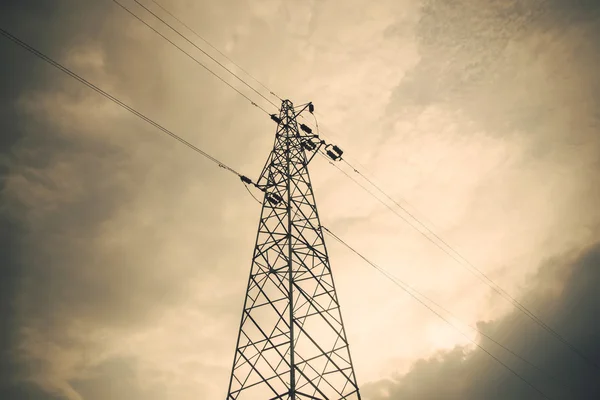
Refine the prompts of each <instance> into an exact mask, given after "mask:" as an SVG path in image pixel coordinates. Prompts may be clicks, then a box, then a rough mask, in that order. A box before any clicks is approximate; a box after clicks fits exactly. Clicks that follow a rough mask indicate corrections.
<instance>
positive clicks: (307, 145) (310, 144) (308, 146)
mask: <svg viewBox="0 0 600 400" xmlns="http://www.w3.org/2000/svg"><path fill="white" fill-rule="evenodd" d="M302 147H304V148H305V149H306V150H308V151H313V150H314V149H316V148H317V145H316V144H314V143H313V142H312V141H310V140H305V141H304V142H302Z"/></svg>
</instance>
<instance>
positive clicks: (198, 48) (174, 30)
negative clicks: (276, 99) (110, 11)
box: [114, 0, 279, 109]
mask: <svg viewBox="0 0 600 400" xmlns="http://www.w3.org/2000/svg"><path fill="white" fill-rule="evenodd" d="M114 1H115V2H116V0H114ZM133 1H135V2H136V3H137V4H138V5H139V6H140V7H142V8H143V9H144V10H146V11H147V12H149V13H150V14H152V15H153V16H154V18H156V19H157V20H159V21H160V22H162V23H163V24H164V25H166V26H167V27H169V28H170V29H171V30H172V31H173V32H175V33H176V34H177V35H179V36H181V37H182V38H183V39H184V40H185V41H187V42H188V43H189V44H191V45H192V46H194V47H195V48H196V49H197V50H199V51H200V52H202V53H203V54H204V55H205V56H207V57H208V58H210V59H211V60H213V61H214V62H215V63H217V64H218V65H219V66H220V67H221V68H223V69H224V70H225V71H227V72H229V73H230V74H231V75H232V76H233V77H235V78H236V79H237V80H239V81H240V82H242V83H243V84H244V85H246V86H247V87H248V88H250V89H251V90H252V91H254V92H255V93H256V94H258V95H259V96H260V97H262V98H263V99H265V100H266V101H267V102H269V103H270V104H271V105H272V106H273V107H275V108H277V109H279V106H277V104H275V103H273V102H272V101H271V100H269V99H268V98H266V97H265V96H264V95H263V94H262V93H260V92H259V91H258V90H256V89H255V88H254V87H253V86H251V85H250V84H248V83H247V82H246V81H245V80H243V79H242V78H240V77H239V76H237V75H236V74H235V72H233V71H231V70H230V69H229V68H227V67H226V66H225V65H223V63H221V62H220V61H219V60H217V59H216V58H214V57H213V56H211V55H210V54H208V53H207V52H206V51H204V50H203V49H202V48H200V47H199V46H198V45H196V43H194V42H192V41H191V40H190V39H188V38H187V37H186V36H185V35H183V34H182V33H181V32H179V31H178V30H177V29H175V28H173V26H171V25H170V24H169V23H168V22H167V21H165V20H164V19H162V18H161V17H159V16H158V15H156V14H155V13H154V12H153V11H152V10H150V9H149V8H148V7H146V6H145V5H144V4H142V3H140V2H139V0H133ZM138 19H139V18H138ZM161 36H162V35H161ZM163 37H164V36H163Z"/></svg>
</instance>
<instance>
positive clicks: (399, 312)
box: [0, 0, 600, 400]
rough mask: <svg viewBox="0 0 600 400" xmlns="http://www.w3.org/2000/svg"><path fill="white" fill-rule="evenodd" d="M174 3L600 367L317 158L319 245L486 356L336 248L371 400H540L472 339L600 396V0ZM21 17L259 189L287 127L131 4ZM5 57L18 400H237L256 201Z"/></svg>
mask: <svg viewBox="0 0 600 400" xmlns="http://www.w3.org/2000/svg"><path fill="white" fill-rule="evenodd" d="M122 2H123V4H124V5H126V6H127V7H129V8H131V9H132V10H133V11H135V13H136V14H138V15H140V16H141V17H143V18H144V20H146V21H148V22H149V23H151V24H152V26H154V27H156V28H157V29H159V30H160V31H161V32H163V33H164V34H165V35H167V36H168V37H169V38H172V40H173V41H176V43H177V44H179V45H180V46H182V47H183V48H185V49H186V50H188V51H190V52H193V54H194V56H196V57H197V58H198V59H199V60H202V61H203V62H206V64H207V65H209V66H210V68H211V69H213V70H215V71H217V72H218V73H219V74H220V75H221V76H222V77H223V78H224V79H225V80H227V81H228V82H230V83H231V84H232V85H234V86H235V87H237V88H239V90H240V91H242V92H244V93H246V94H247V95H248V96H249V97H251V98H252V99H253V100H254V101H256V102H257V103H259V104H260V105H261V106H263V107H265V108H266V109H268V110H269V111H270V112H275V111H276V109H275V108H274V107H272V106H271V105H270V104H268V103H266V102H265V101H264V100H263V99H261V98H260V97H258V96H257V95H256V93H254V92H252V91H250V90H249V89H248V88H247V87H244V86H243V85H242V84H240V83H239V82H236V81H235V80H234V79H232V78H231V77H230V76H227V74H226V73H224V72H223V70H219V69H218V68H219V67H218V66H217V65H216V64H214V63H211V61H210V60H209V59H207V58H206V57H205V56H203V55H202V54H201V53H199V52H198V51H197V50H195V49H194V48H193V47H191V46H189V44H187V43H185V42H184V41H183V40H182V39H181V38H178V37H177V36H175V35H173V34H172V32H169V31H168V29H165V28H164V26H161V25H160V24H159V23H158V22H156V21H155V20H153V19H152V16H151V15H149V14H147V13H145V12H144V10H143V9H141V8H140V7H139V6H137V5H136V4H135V3H134V2H133V1H132V0H122ZM142 3H143V4H145V5H147V6H148V7H154V8H153V9H156V7H155V6H154V5H153V3H152V2H151V1H149V0H146V1H142ZM161 4H163V5H164V6H166V7H168V8H169V9H170V10H172V11H173V12H174V13H175V14H176V15H178V16H180V17H181V18H182V19H183V20H184V21H185V22H186V23H187V24H188V25H189V26H190V27H192V28H194V30H196V31H197V32H198V33H200V34H201V35H202V36H203V37H205V38H206V39H208V40H209V41H210V42H211V43H212V44H213V45H214V46H215V47H217V48H218V49H220V50H221V51H222V52H224V53H225V54H227V56H228V57H230V58H231V59H232V60H234V61H235V62H236V63H238V64H239V65H241V66H242V67H243V68H244V69H245V70H247V71H249V72H250V73H251V74H252V75H253V76H254V77H255V78H257V79H258V80H259V81H260V82H262V83H263V84H265V85H266V86H267V87H268V88H269V89H271V90H273V91H274V92H275V93H277V94H278V95H279V96H281V97H282V98H289V99H290V100H292V101H293V102H295V103H296V104H301V103H306V102H308V101H312V102H313V103H314V104H315V107H316V113H317V117H318V119H319V125H320V127H321V128H322V132H323V134H324V135H326V136H327V138H328V139H329V140H330V141H332V142H333V143H336V144H338V145H339V146H340V147H341V148H343V149H344V151H345V155H346V156H347V160H348V161H350V163H351V164H353V165H355V166H360V168H361V170H363V171H365V174H367V175H368V176H369V177H371V179H372V180H373V181H374V182H377V183H378V184H380V186H381V187H382V188H384V190H385V191H386V193H388V194H389V195H390V196H391V197H392V198H393V199H394V200H395V201H396V202H398V204H400V205H402V206H403V207H404V208H405V209H407V210H409V211H410V212H411V213H412V214H413V215H416V216H418V218H419V219H420V220H421V221H423V222H425V223H426V224H427V225H428V226H430V227H431V229H432V230H433V231H434V232H436V234H438V235H440V237H442V238H444V240H445V241H446V242H448V243H450V244H451V245H452V246H453V248H455V249H457V250H458V251H459V252H460V254H461V255H463V256H464V257H465V258H466V259H468V261H469V262H470V263H471V264H473V265H475V266H476V267H477V268H479V269H480V270H481V271H483V272H485V273H486V274H487V276H489V277H490V278H492V279H493V280H494V282H496V283H498V284H499V285H500V286H501V287H502V288H503V289H505V290H506V291H507V292H509V293H511V295H513V296H514V297H515V298H517V299H518V300H519V302H521V303H522V304H524V305H526V306H527V307H528V308H529V309H530V310H532V311H534V312H535V314H536V315H538V316H539V317H540V318H541V319H542V320H543V321H544V322H545V323H546V324H547V325H549V326H551V327H552V328H553V329H555V330H556V331H557V332H559V333H560V335H561V336H562V337H563V338H565V339H566V340H567V341H568V343H569V344H570V345H571V346H574V347H575V348H577V349H578V350H579V351H580V352H581V353H583V354H584V355H585V356H586V357H587V359H588V361H586V360H584V359H583V358H582V357H580V356H578V355H577V354H575V353H574V351H572V350H571V349H569V347H568V346H567V345H565V344H564V343H561V342H560V341H559V340H557V339H556V338H553V337H552V336H551V335H549V334H548V333H546V332H544V331H543V330H542V329H541V328H540V327H539V326H537V325H535V324H534V323H532V322H531V320H529V319H528V318H527V317H525V316H524V315H523V314H522V313H521V312H519V311H518V310H516V309H515V308H514V307H513V306H511V305H510V304H509V303H508V302H506V301H505V300H503V299H502V298H501V297H500V296H498V295H496V294H495V293H494V291H493V290H492V289H490V287H489V286H487V285H484V284H482V283H481V282H480V281H479V280H477V279H476V278H475V277H474V276H473V275H472V274H470V273H469V272H468V271H467V270H466V269H465V266H464V265H460V263H457V262H456V261H455V260H453V259H452V258H451V257H449V256H448V255H447V254H445V253H444V252H442V251H440V250H439V249H438V248H437V247H436V246H434V245H432V244H431V243H430V242H429V241H428V240H426V239H425V238H424V237H423V235H422V234H420V233H419V232H417V231H415V229H413V228H412V227H410V226H409V225H408V224H407V223H406V222H404V221H403V220H402V219H401V218H400V217H398V216H397V215H395V214H394V213H391V212H390V210H388V209H387V208H386V207H384V206H383V205H382V204H381V203H379V202H377V201H376V200H374V199H373V198H372V197H371V196H369V195H368V194H367V193H365V192H364V191H362V190H361V189H360V188H359V187H357V186H356V185H355V184H354V183H353V182H352V181H350V180H349V179H347V177H346V176H344V175H343V174H342V173H341V172H339V171H338V170H337V169H335V168H334V167H332V166H331V165H329V164H328V163H327V162H325V161H324V160H321V159H319V158H316V159H315V161H314V162H313V163H312V164H311V165H310V169H311V177H312V179H313V186H314V191H315V195H316V199H317V202H318V207H319V214H320V216H321V219H322V223H323V225H325V226H327V227H328V228H329V229H331V230H332V231H334V232H335V233H336V234H337V235H338V236H340V237H341V238H343V239H344V240H346V241H347V242H348V243H349V244H351V245H352V246H353V247H355V248H356V249H357V250H358V251H360V252H361V253H363V254H364V255H365V256H367V257H368V258H369V259H371V260H372V261H374V262H376V263H377V264H378V265H380V266H381V267H383V268H385V269H386V270H387V271H390V272H391V273H393V274H394V275H395V276H397V277H398V278H400V279H402V280H403V281H406V282H407V283H409V284H410V285H412V286H413V287H415V288H417V289H418V290H419V291H420V292H422V293H424V294H426V295H427V296H428V297H429V298H431V299H433V300H435V301H436V302H437V303H439V304H442V305H444V307H445V308H446V309H448V310H450V311H451V312H452V313H453V315H455V316H456V317H458V319H459V320H460V321H461V324H458V325H459V326H461V327H462V328H461V329H462V331H463V332H466V334H465V335H464V336H463V335H461V334H460V333H457V332H456V331H455V330H454V329H453V328H451V327H449V326H448V324H447V323H445V322H444V321H442V320H441V319H440V318H438V317H437V316H436V315H435V314H433V313H431V312H430V311H429V310H428V309H426V308H424V307H423V306H422V305H420V304H419V303H417V302H415V301H414V300H413V299H412V298H411V297H409V296H408V295H406V294H405V293H403V292H402V291H401V290H400V289H399V288H398V287H397V286H395V285H394V284H392V283H391V282H389V281H388V280H386V279H385V277H383V276H382V275H381V274H379V273H378V272H377V271H375V270H374V269H372V268H371V267H370V266H369V265H366V264H365V263H364V262H363V261H361V259H360V258H357V257H356V256H355V255H353V254H352V253H351V252H349V251H348V250H347V249H346V248H344V247H343V246H341V245H339V244H338V243H336V242H334V241H333V240H329V241H328V242H327V245H328V249H329V252H330V257H331V264H332V270H333V273H334V276H335V280H336V285H337V290H338V296H339V299H340V303H341V307H342V314H343V316H344V322H345V324H346V332H347V336H348V340H349V343H350V349H351V352H352V357H353V361H354V365H355V370H356V374H357V378H358V381H359V384H360V386H361V389H362V395H363V398H364V399H370V400H384V399H387V400H400V399H403V400H404V399H419V400H426V399H432V400H433V399H467V400H480V399H486V400H489V399H492V400H495V399H524V400H525V399H527V400H529V399H538V398H539V399H541V398H543V397H541V395H540V394H539V393H538V392H536V390H534V389H533V388H532V387H530V386H528V385H527V384H526V383H525V382H523V381H522V380H520V379H519V378H518V377H516V376H515V375H514V374H513V373H512V372H511V371H509V370H507V369H506V368H504V367H503V366H501V365H499V364H498V362H496V361H495V360H494V359H492V358H491V357H490V356H489V354H488V353H486V352H485V351H483V350H481V348H479V347H477V346H475V345H474V344H473V342H475V343H478V344H479V345H481V347H483V348H484V349H486V351H488V352H489V353H491V354H492V355H493V356H494V357H496V358H497V359H498V360H500V361H502V362H503V363H504V364H506V365H507V366H509V367H510V368H511V369H512V370H513V371H515V372H517V373H518V374H519V375H520V376H521V377H523V378H524V379H525V380H527V381H528V382H530V383H531V384H533V385H534V386H535V388H537V389H538V390H540V391H542V392H543V393H544V394H545V395H546V396H547V397H548V398H551V399H555V400H562V399H596V398H599V397H600V384H598V383H597V382H600V379H598V376H599V375H600V373H599V370H598V368H597V367H594V366H592V364H593V363H595V364H600V347H599V343H600V325H599V322H598V319H597V316H598V315H599V314H600V302H599V297H598V296H597V289H596V288H597V287H598V285H600V274H599V271H600V235H599V228H600V209H599V208H598V206H597V205H598V204H600V179H599V176H600V175H599V174H600V134H599V133H600V132H599V131H600V113H599V111H598V110H600V97H599V93H600V72H598V71H599V69H598V67H597V66H598V65H600V41H598V39H597V38H598V37H600V4H598V2H597V1H593V0H521V1H519V0H506V1H502V2H498V1H490V0H452V1H448V0H380V1H377V2H370V1H366V0H346V1H342V0H328V1H324V0H313V1H304V2H299V1H282V0H260V1H259V0H247V1H241V0H221V1H218V2H217V1H214V2H211V1H206V0H204V1H191V0H162V1H161ZM0 9H1V12H0V26H1V27H2V28H3V29H6V30H8V31H10V32H11V33H12V34H14V35H15V36H17V37H19V38H20V39H22V40H24V41H25V42H27V43H29V44H30V45H32V46H34V47H36V48H37V49H39V50H41V51H42V52H44V53H45V54H48V55H49V56H51V57H53V58H55V59H56V60H58V61H59V62H61V63H63V64H64V65H66V66H67V67H69V68H71V69H73V70H74V71H75V72H77V73H78V74H81V75H82V76H83V77H84V78H86V79H88V80H90V81H92V82H93V83H95V84H96V85H98V86H100V87H101V88H103V89H104V90H106V91H108V92H110V93H111V94H113V95H114V96H116V97H118V98H119V99H121V100H123V101H125V102H126V103H128V104H130V105H132V106H134V107H135V108H136V109H138V110H139V111H141V112H143V113H144V114H146V115H148V116H151V118H153V119H154V120H155V121H157V122H159V123H160V124H162V125H163V126H165V127H167V128H169V129H171V130H172V131H174V132H176V133H177V134H179V135H180V136H182V137H184V138H185V139H186V140H189V141H190V142H192V143H194V144H195V145H197V146H198V147H200V148H202V149H204V150H205V151H207V152H208V153H210V154H211V155H213V156H215V157H217V158H218V159H220V160H222V161H223V162H225V163H227V164H228V165H230V166H232V167H233V168H235V169H236V170H238V171H240V172H242V173H243V174H246V175H248V176H250V177H253V178H255V177H257V176H258V174H259V173H260V170H261V168H262V166H263V164H264V161H265V159H266V157H267V155H268V153H269V151H270V148H271V146H272V143H273V135H274V133H275V125H274V124H273V122H272V121H271V120H270V119H269V118H268V117H267V116H266V115H264V114H263V113H261V112H260V111H259V110H258V109H257V108H256V107H253V106H252V105H251V104H250V103H249V102H248V101H247V100H245V99H244V98H242V97H241V96H239V95H237V94H236V93H235V92H234V91H232V90H231V89H230V88H228V87H227V86H226V85H224V84H223V83H222V82H220V81H219V80H218V79H216V78H215V77H214V76H212V75H210V74H209V73H208V72H207V71H206V70H204V69H202V68H201V67H200V66H199V65H198V64H196V63H194V62H193V61H191V60H190V59H189V58H187V57H186V56H185V55H183V54H181V53H180V52H179V51H178V50H177V49H174V48H173V46H171V45H170V44H169V43H167V42H165V41H164V40H163V39H162V38H160V37H159V36H157V35H156V34H155V33H154V32H152V31H151V30H149V29H148V28H147V27H146V26H144V25H142V24H141V23H140V22H139V21H136V20H135V19H133V18H132V17H131V15H129V14H127V13H126V12H124V11H123V10H122V9H121V8H119V7H118V6H117V5H116V4H115V3H114V2H113V1H110V0H102V1H91V0H79V1H75V0H55V1H53V2H48V1H43V0H22V1H19V2H3V3H2V4H1V5H0ZM182 31H183V28H182ZM188 33H189V32H188ZM190 38H192V36H191V34H190ZM197 43H198V45H199V46H202V48H206V50H207V51H210V48H208V47H206V45H205V44H203V42H202V41H199V40H198V41H197ZM0 54H1V57H2V61H3V62H2V63H1V64H0V82H1V85H0V88H1V90H0V103H1V104H0V129H1V132H2V134H1V135H0V167H1V171H2V180H1V181H0V182H1V183H0V190H1V191H0V237H1V238H2V246H1V247H0V276H1V277H2V279H1V280H0V310H1V323H0V352H1V353H2V354H1V356H0V398H2V399H5V398H6V399H11V400H12V399H14V400H22V399H23V400H24V399H28V400H82V399H83V400H104V399H114V400H121V399H123V400H124V399H128V400H137V399H144V400H163V399H165V400H169V399H177V400H187V399H197V398H202V399H207V400H213V399H214V400H216V399H222V398H224V397H225V396H226V391H227V383H228V380H229V375H230V372H231V371H230V369H231V362H232V360H233V352H234V347H235V339H236V337H237V329H238V326H239V318H240V312H241V309H242V302H243V296H244V291H245V286H246V279H247V276H248V275H247V274H248V269H249V268H250V257H251V254H252V253H251V252H252V248H253V245H254V239H255V235H256V233H255V231H256V228H257V223H258V218H259V212H260V207H259V205H258V204H256V203H255V201H254V200H253V199H252V198H251V197H250V196H249V195H248V194H247V193H246V191H245V190H244V188H243V187H242V184H241V182H240V181H239V179H237V178H236V177H235V176H233V175H230V174H227V173H226V172H225V171H224V170H223V169H220V168H218V167H217V166H215V165H214V164H211V163H210V162H208V161H207V160H205V159H203V158H202V157H200V156H199V155H198V154H196V153H194V152H192V151H190V150H189V149H187V148H185V147H184V146H182V145H181V144H179V143H177V142H176V141H174V140H172V139H171V138H168V137H166V136H165V135H164V134H162V133H160V132H159V131H157V130H156V129H154V128H152V127H151V126H149V125H148V124H146V123H144V122H143V121H141V120H139V119H137V118H136V117H135V116H133V115H131V114H130V113H127V112H126V111H124V110H123V109H121V108H119V107H117V106H116V105H114V104H113V103H111V102H109V101H107V100H106V99H104V98H103V97H101V96H99V95H98V94H96V93H94V92H92V91H91V90H89V89H88V88H86V87H84V86H82V85H81V84H80V83H78V82H76V81H75V80H73V79H72V78H70V77H68V76H66V75H64V74H63V73H61V72H60V71H57V70H56V69H53V68H52V67H50V66H49V65H48V64H45V63H43V62H42V61H40V60H39V59H37V58H35V57H34V56H32V55H31V54H30V53H27V52H26V51H24V50H23V49H21V48H19V47H17V46H15V45H14V44H13V43H11V42H9V41H8V40H6V39H5V38H3V37H2V38H0ZM211 54H216V53H214V52H213V53H211ZM216 56H218V54H216ZM226 65H228V66H229V67H230V68H232V70H236V71H238V70H237V69H235V68H236V67H235V66H234V65H232V64H228V63H227V64H226ZM238 72H240V74H243V73H242V72H241V71H238ZM241 76H245V75H241ZM245 79H247V80H248V82H249V83H253V84H254V85H255V86H256V87H257V89H259V90H262V89H261V88H260V86H258V84H257V83H256V82H255V81H253V80H252V79H251V78H250V77H248V76H245ZM265 94H268V93H265ZM339 167H340V168H342V169H343V170H344V171H346V172H348V173H349V174H353V172H352V170H351V169H349V168H348V167H347V166H346V165H344V164H340V165H339ZM354 176H356V175H354ZM356 178H357V179H358V178H359V177H358V176H356ZM363 183H364V182H363ZM388 203H389V202H388ZM394 207H395V206H394ZM397 212H398V213H399V214H401V215H405V214H402V211H401V210H397ZM462 324H464V325H462ZM466 325H476V326H477V327H478V329H479V330H480V331H481V332H483V333H485V334H486V336H489V337H492V338H493V339H494V340H496V341H497V342H499V343H502V345H503V346H505V347H508V348H510V349H511V350H513V351H514V352H515V353H517V354H519V355H520V356H521V357H523V358H525V359H527V360H528V361H529V362H531V363H533V364H535V365H536V366H537V367H538V368H539V369H536V368H533V367H531V365H528V364H526V363H524V362H523V361H521V360H519V359H518V358H516V357H515V356H514V355H511V354H510V353H508V352H506V351H505V350H504V349H502V348H500V347H498V346H497V345H496V344H495V343H493V342H490V340H489V339H488V338H487V337H486V336H482V335H480V334H478V333H477V332H475V331H472V330H469V329H468V328H467V327H466ZM540 370H541V371H543V372H541V371H540Z"/></svg>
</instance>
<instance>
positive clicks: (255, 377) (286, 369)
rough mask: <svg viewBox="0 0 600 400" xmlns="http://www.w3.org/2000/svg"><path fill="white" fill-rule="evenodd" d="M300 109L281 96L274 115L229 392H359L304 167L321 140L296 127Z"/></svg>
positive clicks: (251, 396)
mask: <svg viewBox="0 0 600 400" xmlns="http://www.w3.org/2000/svg"><path fill="white" fill-rule="evenodd" d="M305 108H306V107H305ZM303 110H304V109H303ZM300 112H302V110H301V111H300ZM300 112H298V113H297V112H295V111H294V107H293V105H292V103H291V102H290V101H289V100H284V101H283V102H282V107H281V110H280V114H279V117H278V118H277V117H276V116H273V119H274V120H276V121H277V122H278V126H277V133H276V137H275V144H274V146H273V151H272V152H271V154H270V155H269V158H268V159H267V163H266V164H265V167H264V169H263V171H262V173H261V177H260V179H259V180H258V182H257V187H259V188H260V189H261V190H263V192H264V193H265V196H264V200H263V204H262V212H261V217H260V223H259V226H258V235H257V239H256V245H255V248H254V256H253V260H252V268H251V271H250V278H249V280H248V288H247V292H246V298H245V301H244V309H243V312H242V320H241V323H240V331H239V336H238V340H237V347H236V351H235V357H234V362H233V368H232V373H231V379H230V382H229V390H228V394H227V399H228V400H234V399H239V400H268V399H271V400H275V399H284V400H285V399H290V400H304V399H320V400H326V399H331V400H333V399H348V400H360V393H359V390H358V385H357V383H356V376H355V373H354V368H353V366H352V359H351V357H350V350H349V346H348V341H347V338H346V332H345V330H344V324H343V321H342V315H341V312H340V305H339V301H338V297H337V294H336V291H335V285H334V282H333V276H332V273H331V268H330V265H329V257H328V255H327V249H326V248H325V241H324V238H323V232H322V230H321V225H320V222H319V215H318V213H317V207H316V204H315V198H314V195H313V190H312V186H311V183H310V176H309V174H308V163H309V162H310V160H311V159H312V157H314V154H316V152H317V151H319V150H320V147H321V146H322V144H323V143H324V142H322V141H319V140H318V138H317V136H316V135H313V134H312V132H310V131H309V130H304V131H301V130H299V129H298V123H297V121H296V118H297V116H298V115H299V113H300ZM310 143H313V144H312V145H310ZM311 152H312V154H311ZM310 155H312V157H309V156H310Z"/></svg>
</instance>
